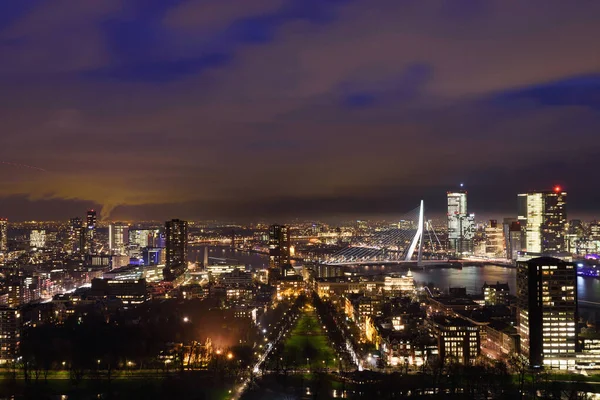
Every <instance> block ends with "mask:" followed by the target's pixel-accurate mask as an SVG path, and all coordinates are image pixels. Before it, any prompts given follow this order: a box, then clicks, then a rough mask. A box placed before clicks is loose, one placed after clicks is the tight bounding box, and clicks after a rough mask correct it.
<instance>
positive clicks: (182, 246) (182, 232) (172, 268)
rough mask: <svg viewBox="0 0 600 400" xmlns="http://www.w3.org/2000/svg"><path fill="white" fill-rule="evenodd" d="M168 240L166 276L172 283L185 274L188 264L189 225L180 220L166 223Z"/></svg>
mask: <svg viewBox="0 0 600 400" xmlns="http://www.w3.org/2000/svg"><path fill="white" fill-rule="evenodd" d="M165 235H166V239H167V243H166V251H165V258H166V260H165V264H166V266H165V269H164V276H165V279H166V280H169V281H172V280H174V279H176V278H177V277H179V276H180V275H182V274H183V272H185V268H186V264H187V237H188V223H187V221H182V220H179V219H173V220H171V221H167V222H165Z"/></svg>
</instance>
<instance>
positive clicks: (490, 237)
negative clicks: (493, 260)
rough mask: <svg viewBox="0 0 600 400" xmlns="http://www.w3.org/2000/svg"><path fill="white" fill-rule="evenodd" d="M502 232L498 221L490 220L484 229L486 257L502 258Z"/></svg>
mask: <svg viewBox="0 0 600 400" xmlns="http://www.w3.org/2000/svg"><path fill="white" fill-rule="evenodd" d="M504 254H506V253H505V248H504V232H503V230H502V226H501V225H500V224H498V221H497V220H495V219H491V220H490V221H489V223H488V224H487V226H486V227H485V255H486V256H488V257H503V256H504Z"/></svg>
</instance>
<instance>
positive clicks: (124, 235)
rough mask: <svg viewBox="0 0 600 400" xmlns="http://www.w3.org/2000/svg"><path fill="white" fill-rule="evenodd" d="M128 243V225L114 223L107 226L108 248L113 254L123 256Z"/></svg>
mask: <svg viewBox="0 0 600 400" xmlns="http://www.w3.org/2000/svg"><path fill="white" fill-rule="evenodd" d="M128 242H129V225H127V224H123V223H114V224H110V225H109V226H108V246H109V248H110V251H111V252H112V253H113V254H125V246H127V243H128Z"/></svg>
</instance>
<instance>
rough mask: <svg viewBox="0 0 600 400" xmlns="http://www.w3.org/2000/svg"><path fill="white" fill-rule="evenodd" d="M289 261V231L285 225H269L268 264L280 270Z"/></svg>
mask: <svg viewBox="0 0 600 400" xmlns="http://www.w3.org/2000/svg"><path fill="white" fill-rule="evenodd" d="M289 263H290V232H289V228H288V227H287V226H285V225H271V226H270V227H269V266H270V267H271V268H278V269H280V271H281V270H282V268H283V267H285V266H286V265H287V264H289Z"/></svg>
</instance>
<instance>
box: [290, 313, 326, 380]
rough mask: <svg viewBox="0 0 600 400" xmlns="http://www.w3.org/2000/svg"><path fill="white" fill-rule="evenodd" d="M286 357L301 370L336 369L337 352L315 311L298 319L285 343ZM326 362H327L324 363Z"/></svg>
mask: <svg viewBox="0 0 600 400" xmlns="http://www.w3.org/2000/svg"><path fill="white" fill-rule="evenodd" d="M284 357H286V359H287V360H290V361H293V362H295V363H296V365H297V366H298V367H300V368H302V367H305V366H306V365H307V361H306V359H307V358H308V364H309V365H310V367H311V368H323V367H327V368H335V367H336V365H337V364H336V363H335V357H336V355H335V352H334V351H333V349H332V348H331V347H330V346H329V343H328V341H327V336H326V334H325V332H324V331H323V327H322V326H321V325H319V320H318V319H317V316H316V314H315V311H314V310H312V309H308V310H306V311H304V313H303V314H302V315H301V316H300V318H299V319H298V322H297V323H296V326H295V327H294V329H293V330H292V332H291V335H290V337H289V338H288V339H287V340H286V341H285V343H284ZM323 361H325V362H323Z"/></svg>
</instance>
